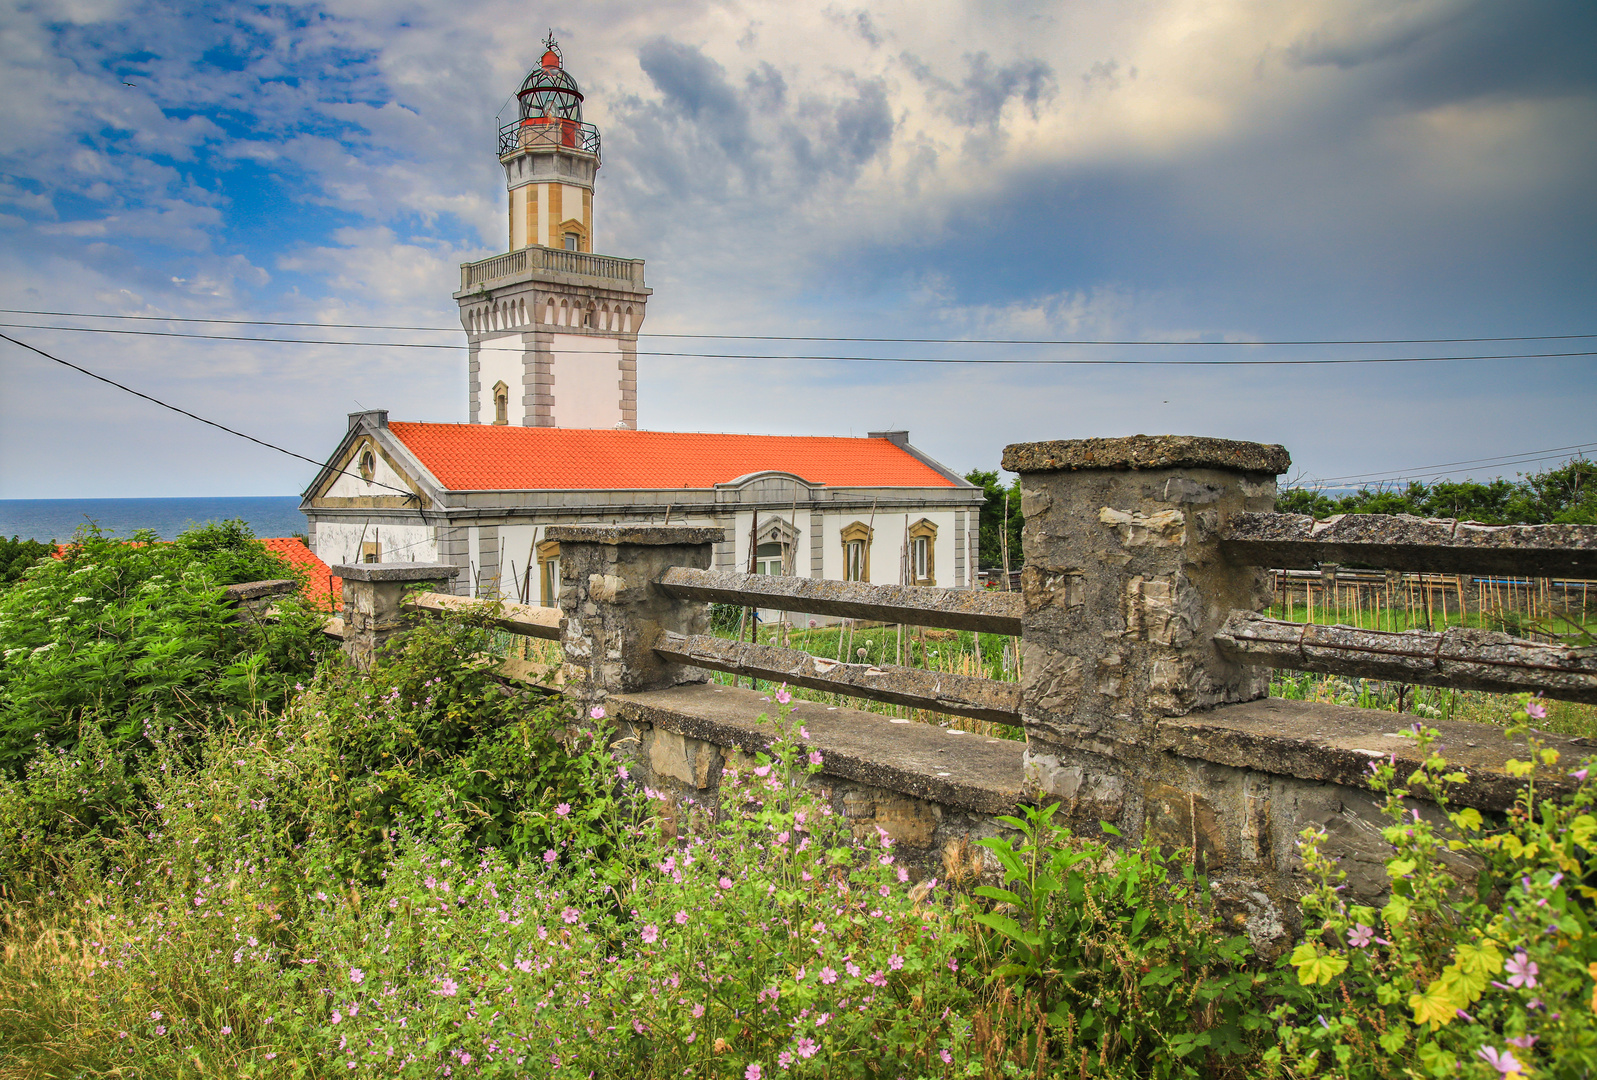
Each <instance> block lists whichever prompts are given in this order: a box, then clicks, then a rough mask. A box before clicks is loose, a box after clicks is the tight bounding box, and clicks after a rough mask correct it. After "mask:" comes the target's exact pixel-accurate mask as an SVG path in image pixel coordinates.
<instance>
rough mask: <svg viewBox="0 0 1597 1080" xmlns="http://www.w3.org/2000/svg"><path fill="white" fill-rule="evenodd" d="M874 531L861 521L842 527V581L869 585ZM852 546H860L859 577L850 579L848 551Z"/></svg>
mask: <svg viewBox="0 0 1597 1080" xmlns="http://www.w3.org/2000/svg"><path fill="white" fill-rule="evenodd" d="M875 534H876V530H875V529H872V528H871V527H870V526H869V525H867V524H865V523H864V522H863V521H852V522H850V523H849V524H847V525H844V526H843V528H842V530H841V534H840V535H841V538H842V541H843V580H844V581H859V582H865V583H869V582H870V580H871V541H872V540H874V539H875ZM854 544H859V545H860V560H859V576H858V577H850V576H849V573H850V571H851V570H852V569H853V567H852V566H851V564H850V556H849V550H850V548H851V547H852V546H853V545H854Z"/></svg>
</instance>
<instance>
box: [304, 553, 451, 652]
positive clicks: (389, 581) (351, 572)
mask: <svg viewBox="0 0 1597 1080" xmlns="http://www.w3.org/2000/svg"><path fill="white" fill-rule="evenodd" d="M331 569H332V571H333V573H334V574H336V575H338V576H339V577H341V578H343V579H344V654H345V655H346V656H348V657H349V658H350V660H352V661H353V662H354V664H355V666H356V667H357V668H359V669H360V670H362V671H365V670H366V669H367V668H369V667H371V665H372V660H373V659H374V658H375V657H376V655H377V653H378V652H379V651H380V650H381V649H382V648H383V647H384V646H386V645H387V644H388V642H389V641H390V640H392V639H393V637H394V636H395V635H396V634H399V633H401V632H403V631H404V629H405V627H406V626H407V625H408V620H407V619H406V618H405V616H404V615H403V614H402V613H401V612H400V610H399V605H400V602H401V601H402V600H403V599H404V596H405V590H406V589H408V588H410V587H412V586H415V585H422V584H432V585H434V586H435V587H436V589H437V591H439V592H448V591H449V588H450V585H449V583H450V582H451V581H452V580H453V579H454V577H455V575H456V574H458V573H460V567H458V566H444V565H442V564H439V563H362V564H359V565H356V566H334V567H332V568H331Z"/></svg>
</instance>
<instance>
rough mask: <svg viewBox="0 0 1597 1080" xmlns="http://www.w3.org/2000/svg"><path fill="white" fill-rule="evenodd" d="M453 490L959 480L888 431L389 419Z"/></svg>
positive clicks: (885, 484)
mask: <svg viewBox="0 0 1597 1080" xmlns="http://www.w3.org/2000/svg"><path fill="white" fill-rule="evenodd" d="M388 429H389V430H390V431H392V432H393V433H394V435H395V436H396V437H397V438H398V439H399V440H400V441H401V442H402V443H404V444H405V446H406V447H408V448H409V449H410V452H411V453H413V454H415V455H416V457H417V458H419V459H420V460H421V462H422V464H423V465H425V466H426V467H427V468H428V470H429V471H431V472H432V474H433V475H434V476H436V477H437V478H438V479H439V481H440V482H441V483H442V484H443V485H444V487H446V488H448V489H449V490H451V491H524V490H532V491H595V490H598V491H604V490H617V489H622V490H625V489H640V488H683V487H687V488H708V487H714V486H715V485H716V484H724V483H727V482H728V481H731V480H735V479H737V478H738V477H740V476H745V475H747V474H749V473H754V472H764V471H766V470H778V471H781V472H789V473H793V474H795V475H797V476H801V477H803V478H804V479H805V480H808V481H810V482H811V483H817V484H824V485H826V486H828V487H954V486H955V484H954V482H953V481H951V480H949V479H948V478H947V477H945V476H943V475H942V474H941V473H939V472H938V471H937V470H935V469H933V468H932V467H931V466H929V465H927V464H925V463H924V462H922V461H920V460H919V459H918V458H916V457H915V456H914V455H913V454H911V453H909V452H907V451H906V450H904V449H903V448H901V447H898V446H895V445H894V444H893V443H891V442H889V441H888V440H887V439H850V438H840V437H836V436H827V435H721V434H712V433H706V432H685V431H625V430H609V429H589V428H526V427H501V426H495V425H491V424H417V423H408V422H404V421H400V422H396V423H390V424H389V425H388Z"/></svg>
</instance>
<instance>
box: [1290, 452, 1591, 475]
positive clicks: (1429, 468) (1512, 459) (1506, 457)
mask: <svg viewBox="0 0 1597 1080" xmlns="http://www.w3.org/2000/svg"><path fill="white" fill-rule="evenodd" d="M1592 448H1597V443H1575V444H1574V445H1572V446H1554V447H1549V448H1548V449H1546V450H1526V451H1523V452H1521V453H1518V454H1501V455H1498V456H1497V457H1488V458H1470V459H1468V460H1465V461H1445V462H1443V463H1442V464H1440V465H1424V466H1421V467H1420V468H1417V469H1408V470H1406V471H1404V472H1400V473H1391V472H1369V473H1349V474H1347V475H1345V476H1327V477H1316V478H1315V480H1314V483H1315V484H1319V485H1323V484H1333V483H1345V482H1348V481H1358V482H1360V483H1362V484H1375V483H1384V482H1386V481H1388V480H1408V479H1411V478H1414V477H1418V476H1436V475H1439V474H1441V473H1443V472H1449V471H1451V470H1452V469H1455V468H1460V467H1462V466H1465V465H1494V466H1506V465H1529V464H1531V463H1532V462H1536V461H1548V460H1550V459H1553V458H1560V457H1565V456H1568V455H1572V454H1573V455H1579V454H1581V453H1584V452H1585V451H1586V450H1589V449H1592Z"/></svg>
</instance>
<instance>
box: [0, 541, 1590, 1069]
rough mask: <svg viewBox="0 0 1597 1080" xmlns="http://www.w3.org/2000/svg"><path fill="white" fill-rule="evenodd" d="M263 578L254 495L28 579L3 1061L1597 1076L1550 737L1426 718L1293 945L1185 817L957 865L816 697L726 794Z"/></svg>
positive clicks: (1574, 863) (82, 545) (1049, 812)
mask: <svg viewBox="0 0 1597 1080" xmlns="http://www.w3.org/2000/svg"><path fill="white" fill-rule="evenodd" d="M245 576H262V577H278V576H286V574H285V572H284V570H283V568H281V567H280V566H278V565H276V564H274V563H272V562H271V561H269V556H267V555H266V554H265V553H264V551H263V550H262V549H260V546H259V545H258V544H255V543H254V542H253V541H252V540H250V538H249V537H248V535H247V532H246V531H245V530H243V529H242V528H241V527H238V526H229V527H227V528H226V529H221V530H207V531H203V532H202V533H197V534H189V535H188V536H186V537H184V538H181V539H180V540H179V541H178V542H177V543H175V544H170V545H162V544H157V543H155V542H154V541H153V538H148V537H146V538H141V539H140V540H138V541H135V542H125V541H118V540H113V539H110V538H106V537H98V536H93V535H86V536H81V537H80V538H79V541H78V543H77V545H76V546H75V547H74V548H73V549H72V551H70V552H69V553H68V556H67V557H66V558H63V559H59V560H57V559H49V558H46V559H43V560H40V562H39V563H38V564H36V566H35V567H34V568H33V569H30V570H29V571H28V573H27V574H26V575H25V576H24V577H23V578H22V580H21V581H20V583H18V584H17V585H15V586H13V587H12V588H11V589H10V590H7V591H6V592H4V593H0V644H3V645H4V648H5V652H4V657H5V659H4V662H3V663H4V666H3V667H0V693H3V694H4V697H3V699H0V734H4V736H5V738H6V740H7V741H6V743H5V745H6V746H7V747H10V748H12V750H11V757H9V758H8V759H7V764H6V767H5V770H4V777H3V779H0V947H3V950H4V951H3V959H0V1077H5V1078H8V1080H9V1078H22V1077H28V1078H35V1077H37V1078H44V1077H67V1076H120V1077H150V1078H154V1077H161V1078H166V1077H189V1076H193V1077H198V1076H205V1075H218V1074H225V1075H236V1076H253V1077H331V1076H349V1075H353V1076H384V1077H387V1076H416V1077H436V1076H450V1077H478V1076H481V1077H499V1076H503V1077H529V1076H536V1077H545V1076H553V1077H590V1076H591V1077H628V1078H631V1077H666V1076H672V1077H680V1076H691V1077H733V1078H738V1080H769V1078H773V1077H788V1076H794V1077H805V1076H808V1077H837V1078H842V1077H883V1078H891V1077H905V1078H912V1077H915V1078H919V1077H939V1078H950V1077H984V1078H998V1077H1020V1076H1026V1077H1044V1076H1048V1077H1054V1076H1059V1077H1088V1076H1092V1077H1126V1078H1129V1077H1252V1076H1271V1075H1274V1076H1283V1077H1284V1076H1292V1077H1299V1076H1310V1075H1314V1076H1339V1077H1359V1078H1364V1077H1370V1078H1375V1077H1412V1076H1436V1077H1444V1076H1446V1077H1452V1076H1467V1077H1502V1076H1514V1075H1545V1076H1589V1075H1592V1073H1593V1071H1594V1070H1597V1026H1594V1019H1597V1017H1594V1010H1597V980H1594V978H1593V976H1594V973H1597V942H1594V941H1593V937H1592V933H1591V929H1592V928H1591V924H1590V912H1591V905H1592V899H1593V897H1597V892H1594V891H1593V889H1592V888H1591V887H1590V886H1591V885H1592V880H1591V878H1590V870H1591V865H1590V858H1591V857H1590V854H1589V846H1590V843H1591V841H1592V838H1593V837H1594V836H1597V819H1594V818H1593V817H1592V811H1591V805H1592V802H1593V798H1594V791H1593V787H1592V784H1591V783H1590V782H1588V778H1587V773H1586V771H1585V769H1584V767H1580V766H1578V765H1577V763H1566V762H1560V761H1558V760H1557V757H1556V754H1554V753H1553V752H1551V751H1550V750H1547V749H1544V748H1542V747H1539V746H1536V745H1534V743H1533V744H1532V747H1531V753H1530V755H1529V758H1528V760H1527V761H1525V762H1523V763H1519V764H1516V765H1514V766H1513V768H1515V769H1516V770H1518V771H1520V772H1521V773H1523V775H1524V776H1525V778H1526V779H1527V781H1530V782H1531V783H1530V784H1529V785H1528V786H1527V788H1526V791H1525V793H1524V795H1522V797H1521V799H1520V802H1519V803H1518V804H1517V806H1516V807H1515V809H1514V811H1513V812H1512V813H1510V814H1508V815H1504V816H1501V817H1499V818H1487V817H1483V816H1482V815H1480V814H1478V813H1476V812H1475V811H1473V810H1462V811H1457V810H1454V809H1452V808H1451V807H1450V806H1449V804H1448V802H1447V799H1446V794H1447V791H1448V789H1449V788H1450V786H1451V785H1452V784H1454V783H1455V782H1456V781H1457V779H1458V777H1457V775H1456V774H1455V773H1454V772H1453V771H1452V770H1451V769H1449V767H1448V766H1447V764H1446V762H1445V761H1444V760H1443V758H1442V756H1441V755H1440V754H1439V753H1438V752H1437V748H1436V747H1435V746H1434V745H1433V744H1432V743H1431V742H1430V741H1429V740H1430V739H1431V736H1430V735H1429V734H1428V733H1426V732H1425V731H1424V730H1423V729H1420V730H1418V731H1416V738H1418V739H1420V740H1421V745H1422V749H1423V750H1424V752H1425V754H1426V756H1427V763H1426V765H1425V767H1424V768H1422V769H1421V770H1420V771H1419V772H1417V773H1415V774H1414V775H1413V776H1410V777H1402V776H1399V775H1396V773H1395V771H1394V769H1393V768H1392V766H1391V764H1390V763H1382V762H1377V763H1376V764H1375V765H1374V766H1373V767H1372V773H1371V784H1372V787H1374V788H1375V790H1377V791H1378V792H1380V793H1382V794H1383V795H1384V797H1385V798H1386V800H1387V821H1386V831H1385V835H1386V838H1387V840H1388V841H1389V843H1390V844H1391V845H1392V854H1391V858H1390V860H1389V862H1388V873H1389V875H1390V877H1391V880H1392V888H1391V893H1390V896H1389V897H1388V898H1387V899H1386V900H1385V901H1384V903H1383V904H1382V905H1381V906H1378V907H1376V906H1362V905H1359V904H1356V903H1354V902H1352V901H1351V900H1348V899H1347V898H1345V897H1344V896H1343V894H1342V893H1341V892H1340V891H1339V889H1338V871H1337V868H1336V867H1335V866H1334V865H1332V864H1331V863H1330V862H1329V861H1328V860H1327V859H1325V858H1324V857H1323V856H1322V855H1320V854H1319V847H1318V845H1319V843H1320V840H1319V838H1318V837H1316V836H1314V835H1312V834H1310V835H1306V836H1305V837H1304V848H1303V854H1304V859H1305V863H1306V867H1307V870H1308V873H1309V874H1310V875H1311V877H1312V878H1313V880H1314V881H1315V882H1317V885H1316V886H1315V887H1314V888H1313V889H1312V891H1310V893H1309V894H1308V896H1307V897H1306V898H1305V900H1304V902H1303V915H1304V920H1305V925H1306V927H1307V929H1308V936H1307V937H1306V939H1304V940H1303V941H1302V942H1301V944H1300V945H1298V947H1297V948H1296V950H1295V951H1291V952H1289V953H1288V954H1287V955H1285V956H1283V957H1281V958H1279V959H1278V960H1275V961H1273V962H1266V960H1265V959H1263V958H1262V957H1260V956H1258V955H1256V954H1255V953H1254V952H1253V950H1252V948H1251V947H1250V945H1249V943H1248V941H1247V939H1246V938H1244V937H1242V936H1239V935H1238V934H1236V933H1235V932H1234V930H1233V928H1230V927H1228V926H1225V925H1222V924H1220V923H1218V922H1216V920H1215V917H1214V914H1213V909H1212V907H1211V905H1210V903H1209V899H1208V896H1207V892H1206V889H1205V886H1204V882H1203V881H1202V879H1201V877H1199V876H1198V875H1196V874H1195V873H1194V872H1193V870H1192V863H1191V860H1190V859H1188V858H1186V857H1185V856H1186V853H1184V852H1181V851H1174V852H1164V851H1160V850H1159V849H1157V848H1155V847H1149V846H1138V845H1134V844H1133V845H1122V844H1120V843H1119V841H1118V838H1117V837H1115V836H1114V835H1112V830H1107V831H1106V832H1105V833H1104V834H1103V835H1094V836H1092V837H1085V836H1078V835H1073V834H1072V833H1071V832H1070V831H1069V830H1068V829H1066V828H1064V827H1063V826H1062V825H1061V824H1060V823H1058V822H1057V821H1056V815H1057V814H1058V812H1059V810H1058V807H1057V806H1048V807H1040V808H1038V807H1031V808H1026V809H1024V810H1023V811H1022V813H1021V814H1020V815H1019V816H1016V817H1013V818H1008V819H1006V822H1007V824H1008V826H1009V830H1008V831H1007V832H1006V833H1005V834H1004V835H1002V836H1000V837H997V838H995V839H992V840H987V841H983V842H982V846H981V848H980V849H979V850H978V851H976V852H964V853H959V854H956V855H955V856H953V857H951V858H950V859H949V860H947V862H946V863H945V867H944V869H943V871H942V872H940V874H939V876H938V877H926V878H924V879H921V878H919V877H918V875H917V874H914V873H911V871H910V869H909V867H907V866H906V865H903V863H902V860H901V859H900V856H899V853H898V852H896V851H895V850H894V846H893V844H892V841H891V839H890V838H889V837H887V836H885V835H883V834H881V833H880V832H878V831H876V830H875V829H874V828H872V829H870V830H869V831H866V832H861V831H858V830H856V829H855V828H854V827H853V824H852V823H850V822H849V821H848V820H847V819H845V818H844V817H843V816H842V815H839V814H836V813H834V812H833V811H832V809H831V807H830V806H829V805H828V804H827V803H826V802H825V801H824V800H822V799H821V798H820V797H819V795H818V794H817V792H816V789H815V787H814V786H812V784H811V783H810V781H812V779H813V778H814V776H815V775H816V774H817V773H818V772H819V771H820V770H821V769H822V768H823V767H824V762H823V761H822V759H821V756H820V754H819V753H817V752H816V751H814V750H811V749H810V748H809V746H808V745H807V735H806V733H805V731H804V730H803V728H802V726H801V725H800V724H799V723H798V722H796V721H795V720H794V719H793V718H792V716H791V714H790V710H789V708H788V700H786V699H787V694H786V693H785V692H783V691H777V692H776V693H775V694H774V695H773V697H774V698H775V701H774V702H773V707H774V715H773V716H771V717H770V718H769V722H770V723H771V724H772V731H773V734H774V736H775V737H776V742H775V746H774V750H773V752H772V753H771V754H769V755H760V756H757V757H753V758H746V759H739V760H738V762H737V763H736V767H735V768H731V769H729V771H728V772H727V774H726V775H725V776H724V777H723V779H722V784H721V789H720V797H719V799H718V801H717V802H716V803H714V804H702V805H701V804H695V803H693V802H691V801H689V800H677V799H673V798H668V797H666V796H664V795H663V794H662V793H658V792H653V791H650V790H648V789H647V788H642V787H640V786H638V785H637V784H635V783H634V782H633V780H632V778H631V777H630V776H629V775H628V770H627V764H626V761H627V757H626V755H627V753H628V752H629V748H628V747H627V746H625V745H621V746H617V745H612V743H611V739H612V738H613V736H612V735H611V734H610V731H611V729H610V728H609V727H608V726H607V723H606V718H605V717H604V715H603V710H602V709H595V710H593V711H592V712H591V713H588V714H583V715H578V714H576V713H574V712H573V710H572V708H571V707H570V706H569V705H568V704H567V703H566V702H565V701H563V700H562V699H560V698H558V697H545V696H537V695H535V694H532V693H531V692H529V691H526V690H513V689H511V688H508V687H506V686H505V685H503V684H502V683H501V681H500V680H499V679H498V678H497V677H496V676H495V675H494V674H493V660H492V657H491V655H490V654H491V652H492V647H493V641H492V637H493V632H492V631H491V630H490V629H488V628H486V627H484V626H480V625H474V624H473V623H472V622H471V621H469V620H466V619H461V618H447V619H439V620H435V621H429V622H427V623H425V624H422V625H420V626H418V627H417V629H416V630H415V631H414V632H412V633H411V634H410V635H409V636H408V637H407V638H405V639H404V640H403V643H402V644H401V645H400V646H399V647H397V648H394V649H392V650H391V651H390V652H389V653H388V654H386V656H385V657H384V658H383V659H382V660H381V661H380V663H379V664H378V665H377V666H376V667H375V668H374V669H373V670H372V671H371V672H370V673H368V674H364V675H361V674H357V673H355V672H354V671H352V670H351V669H350V668H348V667H347V666H346V665H345V664H344V663H343V662H342V659H341V658H340V657H339V656H338V655H337V654H336V653H333V654H330V653H329V652H328V650H327V649H326V646H324V645H322V644H321V643H320V635H319V633H318V630H317V626H318V625H319V624H318V623H317V622H316V620H315V618H314V617H313V613H310V612H302V611H297V610H296V606H295V605H294V604H293V603H285V604H283V605H281V607H282V610H281V614H280V619H279V621H277V622H275V623H255V622H254V621H252V620H248V619H245V618H243V617H241V616H240V615H238V613H236V612H230V611H229V610H228V609H226V608H225V605H222V604H221V601H220V596H221V589H222V587H223V586H224V585H225V584H226V583H228V582H229V581H234V580H241V579H242V578H243V577H245ZM79 596H84V597H88V599H86V600H83V601H79V600H78V599H77V598H78V597H79ZM23 598H25V599H23ZM91 605H92V606H91ZM52 620H54V621H52ZM52 634H53V636H50V635H52ZM41 635H43V636H41ZM163 636H167V637H170V638H172V639H173V640H174V641H176V642H179V643H181V647H177V646H163V645H162V644H161V642H162V639H163ZM163 649H165V650H166V651H163ZM57 651H60V652H62V653H64V654H67V655H68V656H69V657H72V656H76V657H80V658H84V659H83V662H82V663H81V666H73V665H72V664H71V663H68V662H67V661H60V662H62V663H64V664H66V666H63V667H61V668H52V669H46V668H44V667H42V666H41V665H43V664H46V663H50V664H53V663H57V662H58V661H56V660H52V659H50V654H51V653H54V652H57ZM90 661H92V662H90ZM57 682H59V683H60V684H61V685H55V684H56V683H57ZM1540 708H1541V706H1540V704H1539V703H1537V702H1533V701H1528V702H1525V703H1524V704H1523V707H1522V709H1521V712H1520V715H1519V717H1518V718H1517V719H1518V721H1520V722H1524V721H1525V720H1528V719H1532V718H1534V717H1535V716H1536V714H1537V713H1538V711H1539V710H1540ZM1555 781H1556V786H1555V787H1550V786H1549V784H1551V783H1553V782H1555ZM1414 792H1419V793H1422V794H1424V795H1426V796H1427V799H1428V801H1426V802H1424V803H1417V802H1415V801H1414V800H1413V799H1412V798H1411V794H1412V793H1414ZM978 856H979V857H978Z"/></svg>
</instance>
